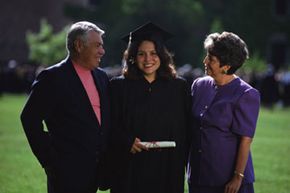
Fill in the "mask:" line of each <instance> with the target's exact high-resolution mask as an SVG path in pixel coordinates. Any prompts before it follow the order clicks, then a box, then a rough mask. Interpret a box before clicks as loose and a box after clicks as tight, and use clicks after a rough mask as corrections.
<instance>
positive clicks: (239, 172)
mask: <svg viewBox="0 0 290 193" xmlns="http://www.w3.org/2000/svg"><path fill="white" fill-rule="evenodd" d="M251 143H252V138H250V137H245V136H241V139H240V145H239V149H238V156H237V162H236V167H235V168H236V169H235V171H234V175H233V177H232V179H231V180H230V182H229V183H227V184H226V187H225V193H235V192H238V191H239V189H240V186H241V184H242V180H243V177H244V176H243V175H244V171H245V167H246V164H247V161H248V157H249V153H250V146H251Z"/></svg>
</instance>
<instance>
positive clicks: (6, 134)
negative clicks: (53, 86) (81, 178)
mask: <svg viewBox="0 0 290 193" xmlns="http://www.w3.org/2000/svg"><path fill="white" fill-rule="evenodd" d="M25 99H26V96H25V95H4V96H2V98H0V193H20V192H21V193H45V192H46V177H45V174H44V172H43V170H42V168H41V166H40V165H39V163H38V162H37V160H36V158H35V157H34V155H33V154H32V152H31V150H30V147H29V145H28V142H27V140H26V138H25V135H24V132H23V129H22V127H21V124H20V120H19V114H20V111H21V109H22V107H23V104H24V102H25ZM289 117H290V109H274V110H268V109H264V108H262V109H261V112H260V117H259V120H258V125H257V132H256V136H255V138H254V142H253V145H252V154H253V159H254V167H255V174H256V182H255V191H256V193H288V192H289V190H290V139H289V137H290V121H289ZM107 192H108V191H107ZM102 193H105V192H102Z"/></svg>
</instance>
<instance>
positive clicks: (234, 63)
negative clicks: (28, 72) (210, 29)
mask: <svg viewBox="0 0 290 193" xmlns="http://www.w3.org/2000/svg"><path fill="white" fill-rule="evenodd" d="M204 48H205V50H206V51H207V52H208V53H209V54H210V55H213V56H215V57H217V58H218V60H219V62H220V65H221V66H225V65H229V66H231V68H230V69H229V70H228V71H227V74H233V73H235V72H236V70H237V69H239V68H240V67H241V66H242V65H243V63H244V62H245V60H246V59H247V58H248V57H249V51H248V48H247V45H246V43H245V42H244V41H243V40H242V39H241V38H240V37H239V36H238V35H236V34H234V33H232V32H223V33H222V34H219V33H212V34H210V35H208V36H207V37H206V39H205V41H204Z"/></svg>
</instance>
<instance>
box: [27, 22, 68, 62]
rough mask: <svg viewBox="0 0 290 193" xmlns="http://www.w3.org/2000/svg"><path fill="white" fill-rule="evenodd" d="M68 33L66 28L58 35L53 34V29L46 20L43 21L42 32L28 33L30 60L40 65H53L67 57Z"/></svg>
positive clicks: (41, 24)
mask: <svg viewBox="0 0 290 193" xmlns="http://www.w3.org/2000/svg"><path fill="white" fill-rule="evenodd" d="M66 31H67V27H65V28H64V29H63V30H62V31H60V32H58V33H55V34H54V33H53V28H52V26H51V25H49V24H48V23H47V21H46V20H44V19H43V20H41V23H40V31H39V32H38V33H33V32H31V31H28V32H27V33H26V41H27V44H28V47H29V59H30V60H31V61H33V62H35V63H37V64H39V65H44V66H49V65H52V64H54V63H56V62H58V61H60V60H61V59H63V58H64V57H65V56H66V46H65V39H66Z"/></svg>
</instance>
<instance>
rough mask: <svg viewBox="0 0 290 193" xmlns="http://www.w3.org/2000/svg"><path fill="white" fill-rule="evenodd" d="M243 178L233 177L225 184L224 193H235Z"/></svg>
mask: <svg viewBox="0 0 290 193" xmlns="http://www.w3.org/2000/svg"><path fill="white" fill-rule="evenodd" d="M242 180H243V178H242V177H240V176H238V175H234V176H233V178H232V179H231V181H229V182H228V183H227V184H226V187H225V193H237V192H238V191H239V189H240V187H241V184H242Z"/></svg>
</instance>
